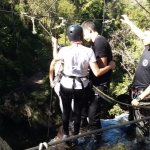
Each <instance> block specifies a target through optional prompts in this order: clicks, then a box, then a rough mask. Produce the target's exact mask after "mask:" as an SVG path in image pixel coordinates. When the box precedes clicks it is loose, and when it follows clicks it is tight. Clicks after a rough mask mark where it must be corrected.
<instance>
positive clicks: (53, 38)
mask: <svg viewBox="0 0 150 150" xmlns="http://www.w3.org/2000/svg"><path fill="white" fill-rule="evenodd" d="M52 43H53V58H55V57H56V55H57V53H58V43H57V39H56V38H55V37H53V36H52Z"/></svg>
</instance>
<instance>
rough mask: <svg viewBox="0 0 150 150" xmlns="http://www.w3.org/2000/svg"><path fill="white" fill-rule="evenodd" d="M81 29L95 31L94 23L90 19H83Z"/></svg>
mask: <svg viewBox="0 0 150 150" xmlns="http://www.w3.org/2000/svg"><path fill="white" fill-rule="evenodd" d="M81 27H82V28H83V29H92V30H93V31H97V29H96V26H95V24H94V23H93V22H92V21H88V20H87V21H84V22H83V23H82V25H81Z"/></svg>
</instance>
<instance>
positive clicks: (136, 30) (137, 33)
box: [120, 15, 143, 39]
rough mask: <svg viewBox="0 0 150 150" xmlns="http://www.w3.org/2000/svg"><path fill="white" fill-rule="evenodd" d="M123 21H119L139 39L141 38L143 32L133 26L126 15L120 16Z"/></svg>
mask: <svg viewBox="0 0 150 150" xmlns="http://www.w3.org/2000/svg"><path fill="white" fill-rule="evenodd" d="M122 17H123V19H120V20H121V21H122V22H123V23H126V24H127V25H128V26H129V27H130V28H131V30H132V31H133V32H134V33H135V34H136V35H137V36H138V37H139V38H140V39H141V37H142V36H143V31H142V30H141V29H139V28H138V27H137V26H136V25H134V24H133V23H132V22H131V21H130V20H129V18H128V16H127V15H122Z"/></svg>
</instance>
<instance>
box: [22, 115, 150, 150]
mask: <svg viewBox="0 0 150 150" xmlns="http://www.w3.org/2000/svg"><path fill="white" fill-rule="evenodd" d="M149 119H150V116H148V117H144V118H142V119H138V120H133V121H128V122H125V123H121V124H119V125H112V126H109V127H106V128H101V129H97V130H93V131H90V132H86V133H83V134H79V135H75V136H72V137H69V138H66V139H62V140H58V141H54V142H49V143H48V146H52V145H57V144H60V143H63V142H66V141H69V140H73V139H77V138H80V137H84V136H87V135H90V134H95V133H98V132H102V131H106V130H110V129H114V128H119V127H122V126H125V125H129V124H134V123H136V122H140V121H143V120H149ZM38 148H39V146H36V147H32V148H29V149H25V150H38Z"/></svg>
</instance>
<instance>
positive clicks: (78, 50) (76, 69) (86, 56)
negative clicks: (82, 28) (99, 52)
mask: <svg viewBox="0 0 150 150" xmlns="http://www.w3.org/2000/svg"><path fill="white" fill-rule="evenodd" d="M58 55H59V58H61V60H62V61H63V62H64V74H66V75H69V76H77V77H84V76H87V72H88V68H89V65H90V63H91V62H96V57H95V54H94V52H93V50H92V49H91V48H88V47H85V46H83V45H77V44H73V45H71V46H67V47H64V48H62V49H61V51H60V52H59V54H58ZM82 80H83V84H84V86H87V84H88V82H89V80H88V79H87V78H82ZM72 83H73V79H71V78H68V77H64V76H63V78H62V80H61V84H62V85H63V86H64V87H66V88H72ZM74 88H75V89H82V86H81V83H80V82H78V81H75V85H74Z"/></svg>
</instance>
